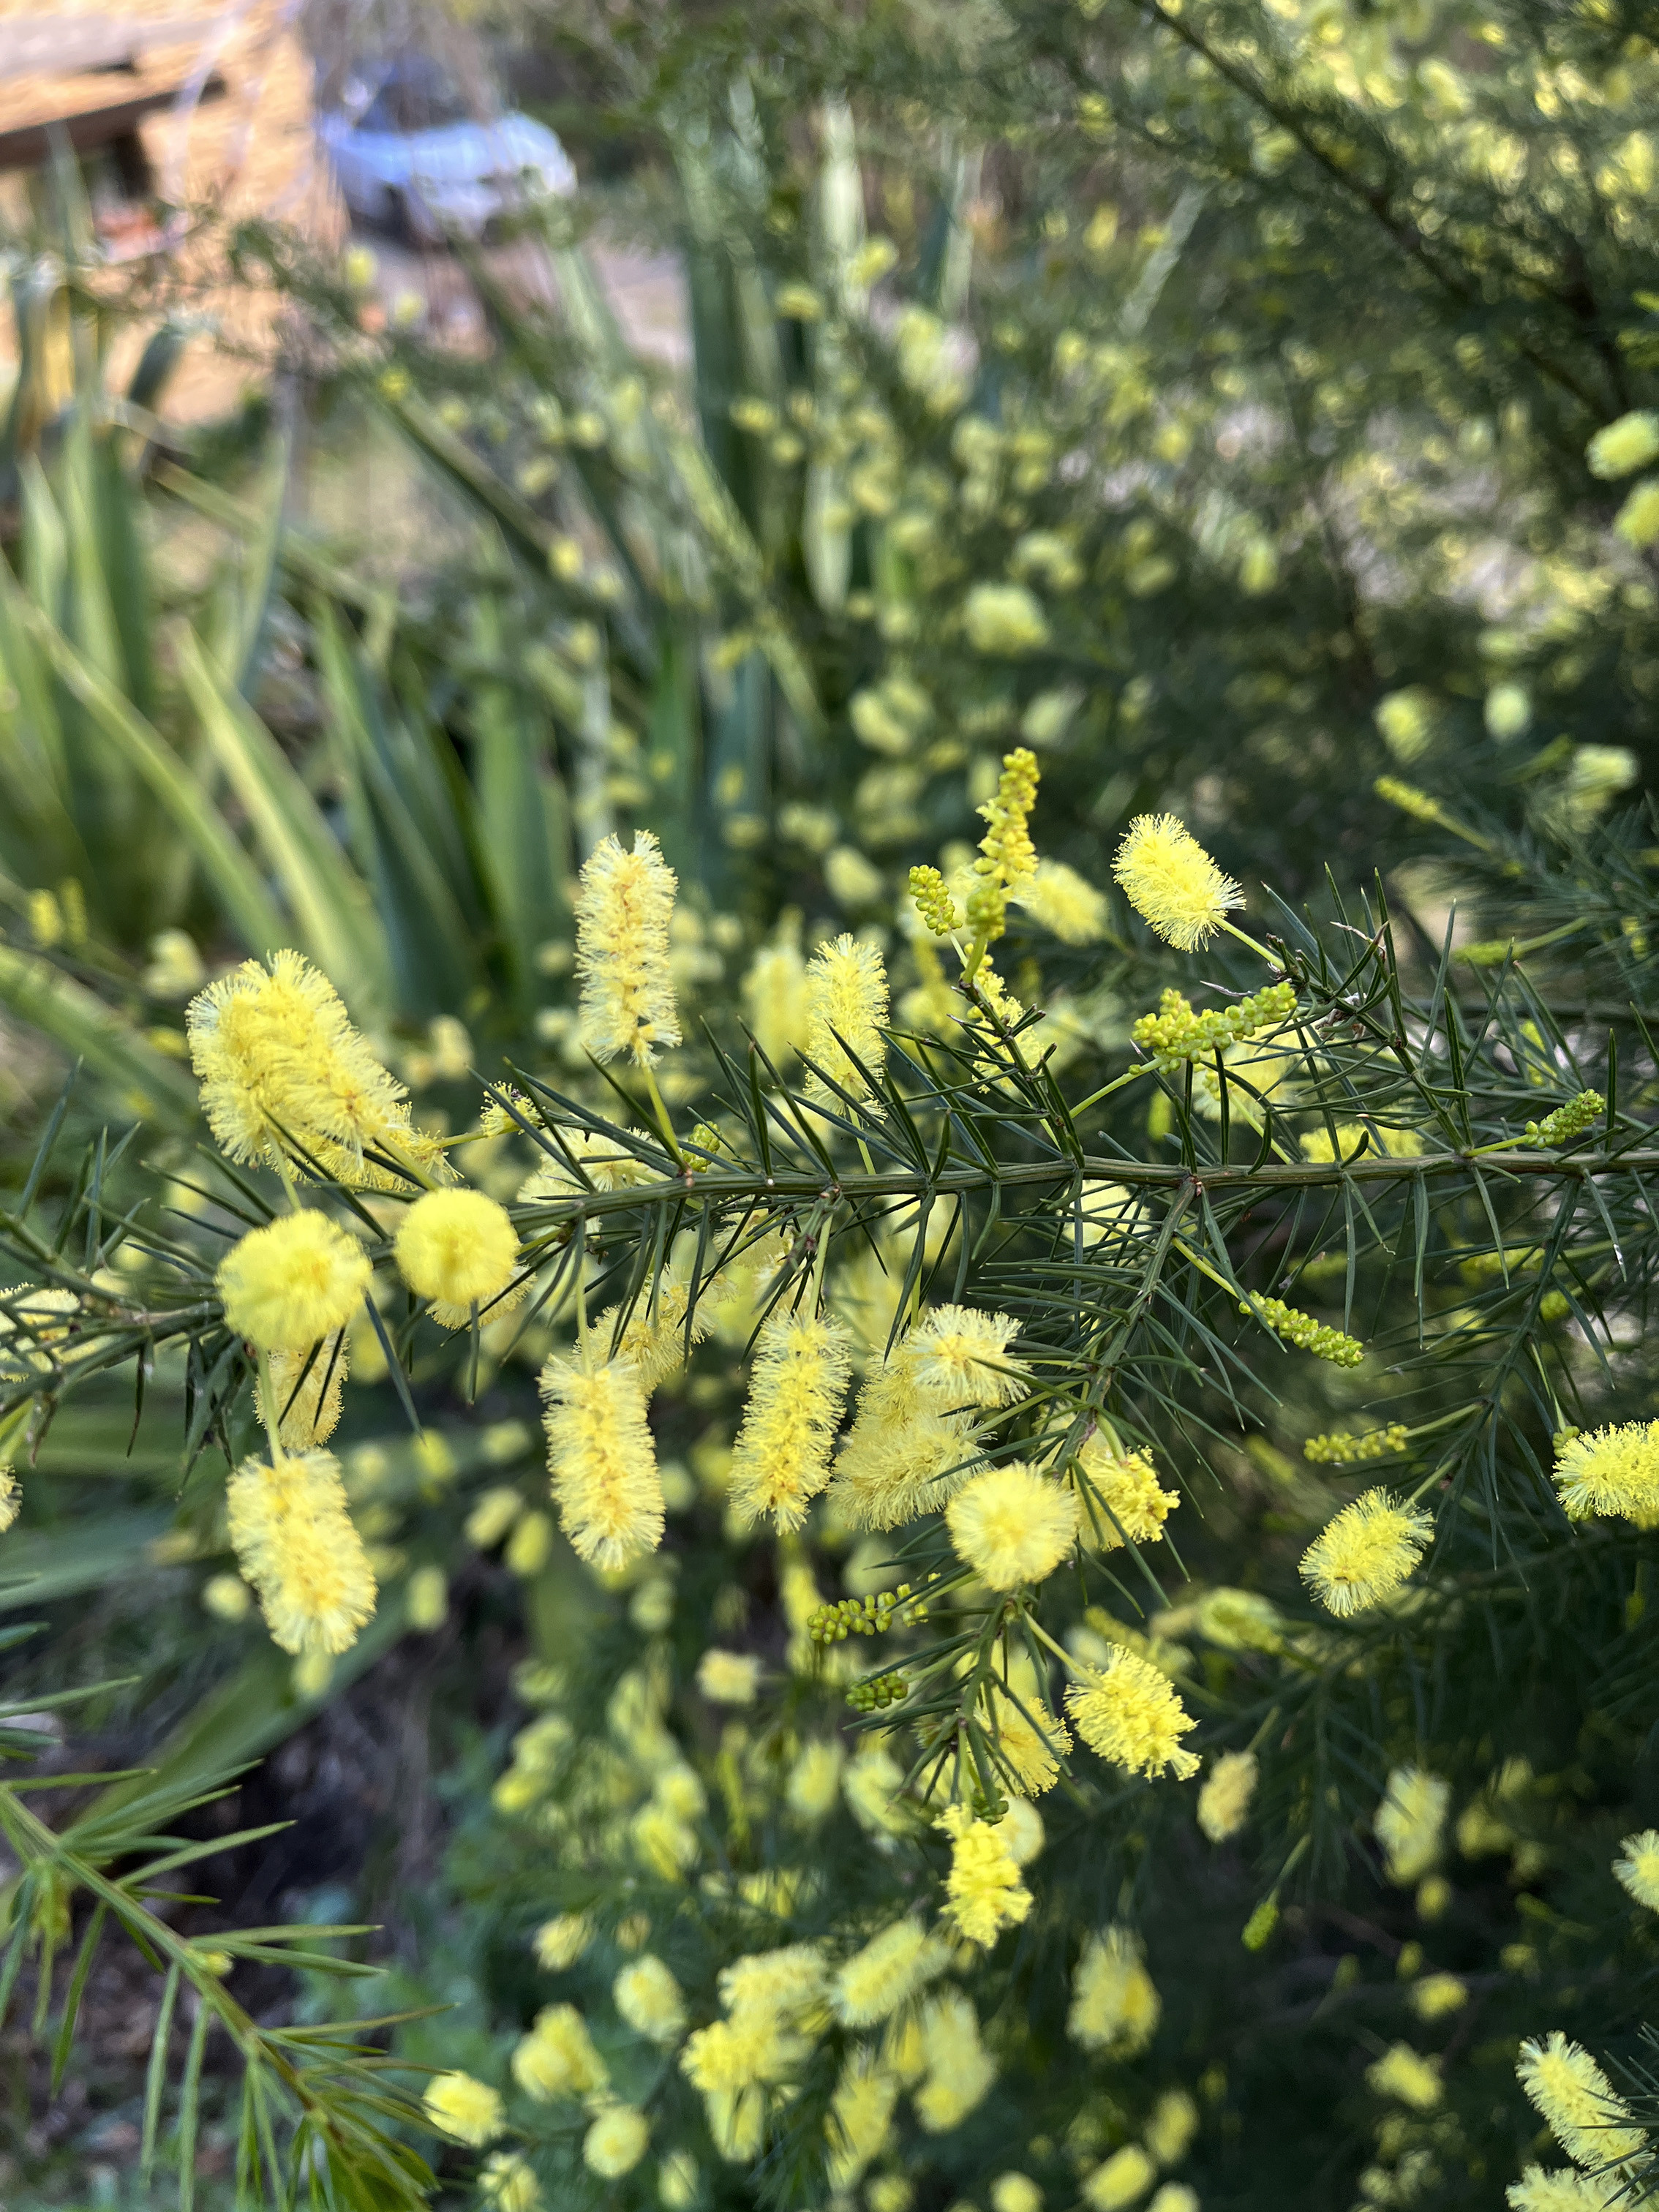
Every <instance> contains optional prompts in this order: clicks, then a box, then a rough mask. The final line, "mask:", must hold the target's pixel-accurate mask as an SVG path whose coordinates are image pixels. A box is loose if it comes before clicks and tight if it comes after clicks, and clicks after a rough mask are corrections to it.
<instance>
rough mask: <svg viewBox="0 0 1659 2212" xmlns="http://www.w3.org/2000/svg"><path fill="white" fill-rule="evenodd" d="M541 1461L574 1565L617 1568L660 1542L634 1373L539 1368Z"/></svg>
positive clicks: (561, 1363) (658, 1501) (653, 1475)
mask: <svg viewBox="0 0 1659 2212" xmlns="http://www.w3.org/2000/svg"><path fill="white" fill-rule="evenodd" d="M541 1384H542V1396H543V1398H544V1400H545V1401H546V1406H547V1411H546V1413H545V1416H544V1420H545V1425H546V1429H547V1445H548V1451H547V1463H548V1471H549V1473H550V1475H551V1477H552V1485H553V1498H554V1503H555V1504H556V1505H557V1507H558V1509H559V1525H560V1527H561V1528H562V1529H563V1530H564V1533H565V1534H566V1535H567V1536H568V1538H569V1539H570V1541H571V1544H572V1547H574V1551H575V1553H576V1556H577V1558H578V1559H586V1560H587V1561H588V1562H589V1563H590V1564H591V1565H594V1566H598V1567H605V1568H612V1567H623V1566H626V1565H627V1564H628V1562H629V1559H636V1558H637V1557H638V1556H639V1554H640V1553H641V1552H654V1551H655V1550H656V1548H657V1547H658V1545H659V1544H660V1543H661V1541H662V1531H663V1496H662V1483H661V1481H660V1480H659V1477H658V1474H657V1454H656V1447H655V1446H654V1444H653V1443H652V1440H651V1428H650V1424H649V1423H648V1422H647V1419H646V1412H645V1392H644V1389H643V1388H642V1387H641V1382H640V1375H639V1370H638V1369H637V1368H636V1367H633V1366H630V1365H629V1364H628V1362H627V1361H625V1360H616V1359H613V1360H607V1361H605V1362H603V1363H601V1364H597V1365H592V1366H589V1365H586V1364H584V1363H583V1362H582V1361H581V1360H580V1358H577V1359H569V1358H561V1357H560V1356H559V1355H557V1354H555V1356H554V1357H553V1358H550V1360H549V1361H548V1363H547V1364H546V1365H545V1366H544V1368H543V1370H542V1377H541Z"/></svg>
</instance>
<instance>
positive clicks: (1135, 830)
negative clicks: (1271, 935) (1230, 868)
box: [1112, 814, 1244, 952]
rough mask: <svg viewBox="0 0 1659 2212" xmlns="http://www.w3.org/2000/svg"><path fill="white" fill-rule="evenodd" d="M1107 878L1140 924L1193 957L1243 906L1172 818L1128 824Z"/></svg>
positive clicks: (1146, 817) (1239, 894)
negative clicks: (1233, 911) (1118, 887)
mask: <svg viewBox="0 0 1659 2212" xmlns="http://www.w3.org/2000/svg"><path fill="white" fill-rule="evenodd" d="M1112 873H1113V874H1114V875H1115V877H1116V878H1117V879H1118V881H1119V883H1120V884H1122V886H1123V892H1124V896H1125V897H1126V898H1127V900H1128V902H1129V903H1130V905H1131V906H1132V907H1133V908H1134V910H1135V912H1136V913H1137V914H1138V915H1139V916H1140V917H1141V919H1142V920H1143V921H1146V922H1149V923H1150V924H1151V925H1152V928H1153V929H1155V930H1156V931H1157V933H1158V935H1159V936H1160V937H1161V938H1163V939H1164V940H1165V941H1166V942H1167V943H1168V944H1170V945H1175V946H1176V947H1177V948H1178V949H1179V950H1180V951H1182V952H1196V951H1198V950H1199V949H1200V946H1201V945H1204V944H1206V942H1207V940H1208V939H1210V938H1211V937H1212V936H1213V935H1214V934H1215V933H1216V931H1217V930H1218V929H1219V928H1220V927H1221V925H1222V923H1223V922H1224V921H1225V920H1226V917H1227V913H1228V910H1229V908H1232V907H1236V906H1243V903H1244V893H1243V890H1242V888H1241V887H1240V886H1239V885H1238V884H1236V883H1234V881H1233V880H1232V878H1231V876H1224V875H1223V874H1222V872H1221V871H1220V869H1219V868H1218V867H1217V866H1216V864H1215V862H1214V861H1213V860H1212V859H1211V858H1210V856H1209V854H1207V853H1206V851H1205V849H1204V848H1203V847H1202V846H1201V845H1200V843H1199V842H1198V840H1197V838H1195V837H1194V836H1193V834H1192V832H1191V831H1190V830H1189V829H1188V828H1187V826H1186V824H1185V823H1182V822H1181V821H1179V820H1177V819H1176V817H1175V816H1174V815H1173V814H1142V815H1139V816H1137V817H1136V818H1135V820H1134V821H1133V822H1132V823H1130V824H1129V829H1128V835H1127V836H1126V837H1125V838H1124V840H1123V842H1122V843H1121V845H1120V846H1119V847H1118V848H1117V857H1116V859H1115V860H1114V861H1113V862H1112Z"/></svg>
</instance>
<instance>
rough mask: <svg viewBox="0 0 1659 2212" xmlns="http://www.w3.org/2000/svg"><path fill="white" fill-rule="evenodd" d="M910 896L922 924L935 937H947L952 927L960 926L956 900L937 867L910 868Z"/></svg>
mask: <svg viewBox="0 0 1659 2212" xmlns="http://www.w3.org/2000/svg"><path fill="white" fill-rule="evenodd" d="M910 896H911V897H912V898H913V899H914V900H915V904H916V912H917V913H918V914H919V915H921V919H922V921H923V923H924V925H925V926H926V927H927V928H928V929H930V930H931V931H932V932H933V935H934V936H935V937H948V936H949V935H950V934H951V931H952V930H953V929H957V928H959V927H961V916H960V915H958V914H957V902H956V901H955V900H954V899H953V898H952V897H951V894H950V891H949V890H948V889H947V888H946V885H945V878H944V877H943V876H942V875H940V873H939V870H938V869H937V868H912V869H911V871H910Z"/></svg>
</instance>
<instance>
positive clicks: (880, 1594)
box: [806, 1583, 927, 1644]
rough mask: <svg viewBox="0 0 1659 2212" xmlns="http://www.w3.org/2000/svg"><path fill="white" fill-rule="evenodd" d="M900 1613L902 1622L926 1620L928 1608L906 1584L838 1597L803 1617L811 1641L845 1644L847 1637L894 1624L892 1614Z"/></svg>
mask: <svg viewBox="0 0 1659 2212" xmlns="http://www.w3.org/2000/svg"><path fill="white" fill-rule="evenodd" d="M901 1612H902V1613H903V1614H904V1616H905V1625H907V1626H908V1625H909V1624H910V1623H912V1622H915V1621H918V1620H927V1607H926V1606H925V1605H924V1604H923V1603H922V1601H921V1599H920V1598H918V1597H916V1596H915V1595H914V1593H913V1592H912V1590H911V1588H910V1585H909V1583H900V1584H899V1586H898V1588H897V1589H892V1590H878V1591H877V1592H876V1593H875V1594H874V1595H872V1596H869V1597H865V1598H856V1597H843V1598H838V1599H837V1600H836V1603H835V1604H834V1605H821V1606H818V1607H816V1608H815V1610H814V1611H812V1612H811V1613H808V1614H807V1616H806V1632H807V1634H808V1635H809V1636H810V1637H811V1639H812V1641H813V1643H814V1644H844V1643H845V1642H846V1641H847V1639H848V1637H849V1636H874V1635H877V1634H878V1633H879V1632H883V1631H884V1630H886V1629H889V1628H890V1627H891V1626H892V1625H893V1615H894V1614H895V1613H901Z"/></svg>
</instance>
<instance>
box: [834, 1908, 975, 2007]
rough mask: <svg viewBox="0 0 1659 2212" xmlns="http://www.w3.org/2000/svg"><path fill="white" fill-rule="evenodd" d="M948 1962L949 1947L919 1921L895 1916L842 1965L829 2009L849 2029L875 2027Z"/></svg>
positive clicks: (835, 1982) (906, 2001) (940, 1971)
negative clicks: (930, 1933)
mask: <svg viewBox="0 0 1659 2212" xmlns="http://www.w3.org/2000/svg"><path fill="white" fill-rule="evenodd" d="M949 1964H950V1954H949V1953H948V1951H947V1950H946V1948H945V1946H944V1945H943V1944H942V1943H940V1942H938V1940H937V1939H936V1938H935V1937H933V1936H930V1935H929V1934H928V1932H927V1929H925V1928H924V1927H923V1926H922V1924H921V1922H920V1921H919V1920H912V1919H904V1920H896V1921H895V1922H894V1923H893V1924H892V1925H891V1927H890V1928H884V1929H882V1930H881V1931H880V1933H879V1934H878V1935H876V1936H872V1937H871V1938H870V1941H869V1942H867V1943H866V1944H865V1946H864V1947H863V1948H862V1949H861V1950H859V1951H855V1952H854V1954H853V1955H852V1957H851V1958H850V1959H848V1960H847V1961H846V1963H845V1964H844V1965H843V1966H842V1968H841V1969H840V1971H839V1972H837V1974H836V1978H835V1979H834V1981H833V1982H832V1983H831V1984H830V1985H829V2005H830V2009H831V2010H832V2011H833V2013H834V2014H835V2015H836V2019H837V2020H838V2021H841V2023H842V2026H843V2027H875V2026H876V2024H877V2023H878V2021H884V2020H890V2019H891V2017H892V2015H894V2014H895V2013H896V2011H897V2010H898V2009H899V2008H900V2006H901V2005H905V2004H908V2002H909V2001H910V1999H911V1998H912V1997H913V1996H915V1994H916V1992H917V1990H921V1989H925V1988H926V1987H927V1984H928V1983H929V1982H931V1981H934V1980H936V1979H937V1978H938V1977H939V1975H940V1974H942V1973H943V1972H945V1967H946V1966H948V1965H949Z"/></svg>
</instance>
